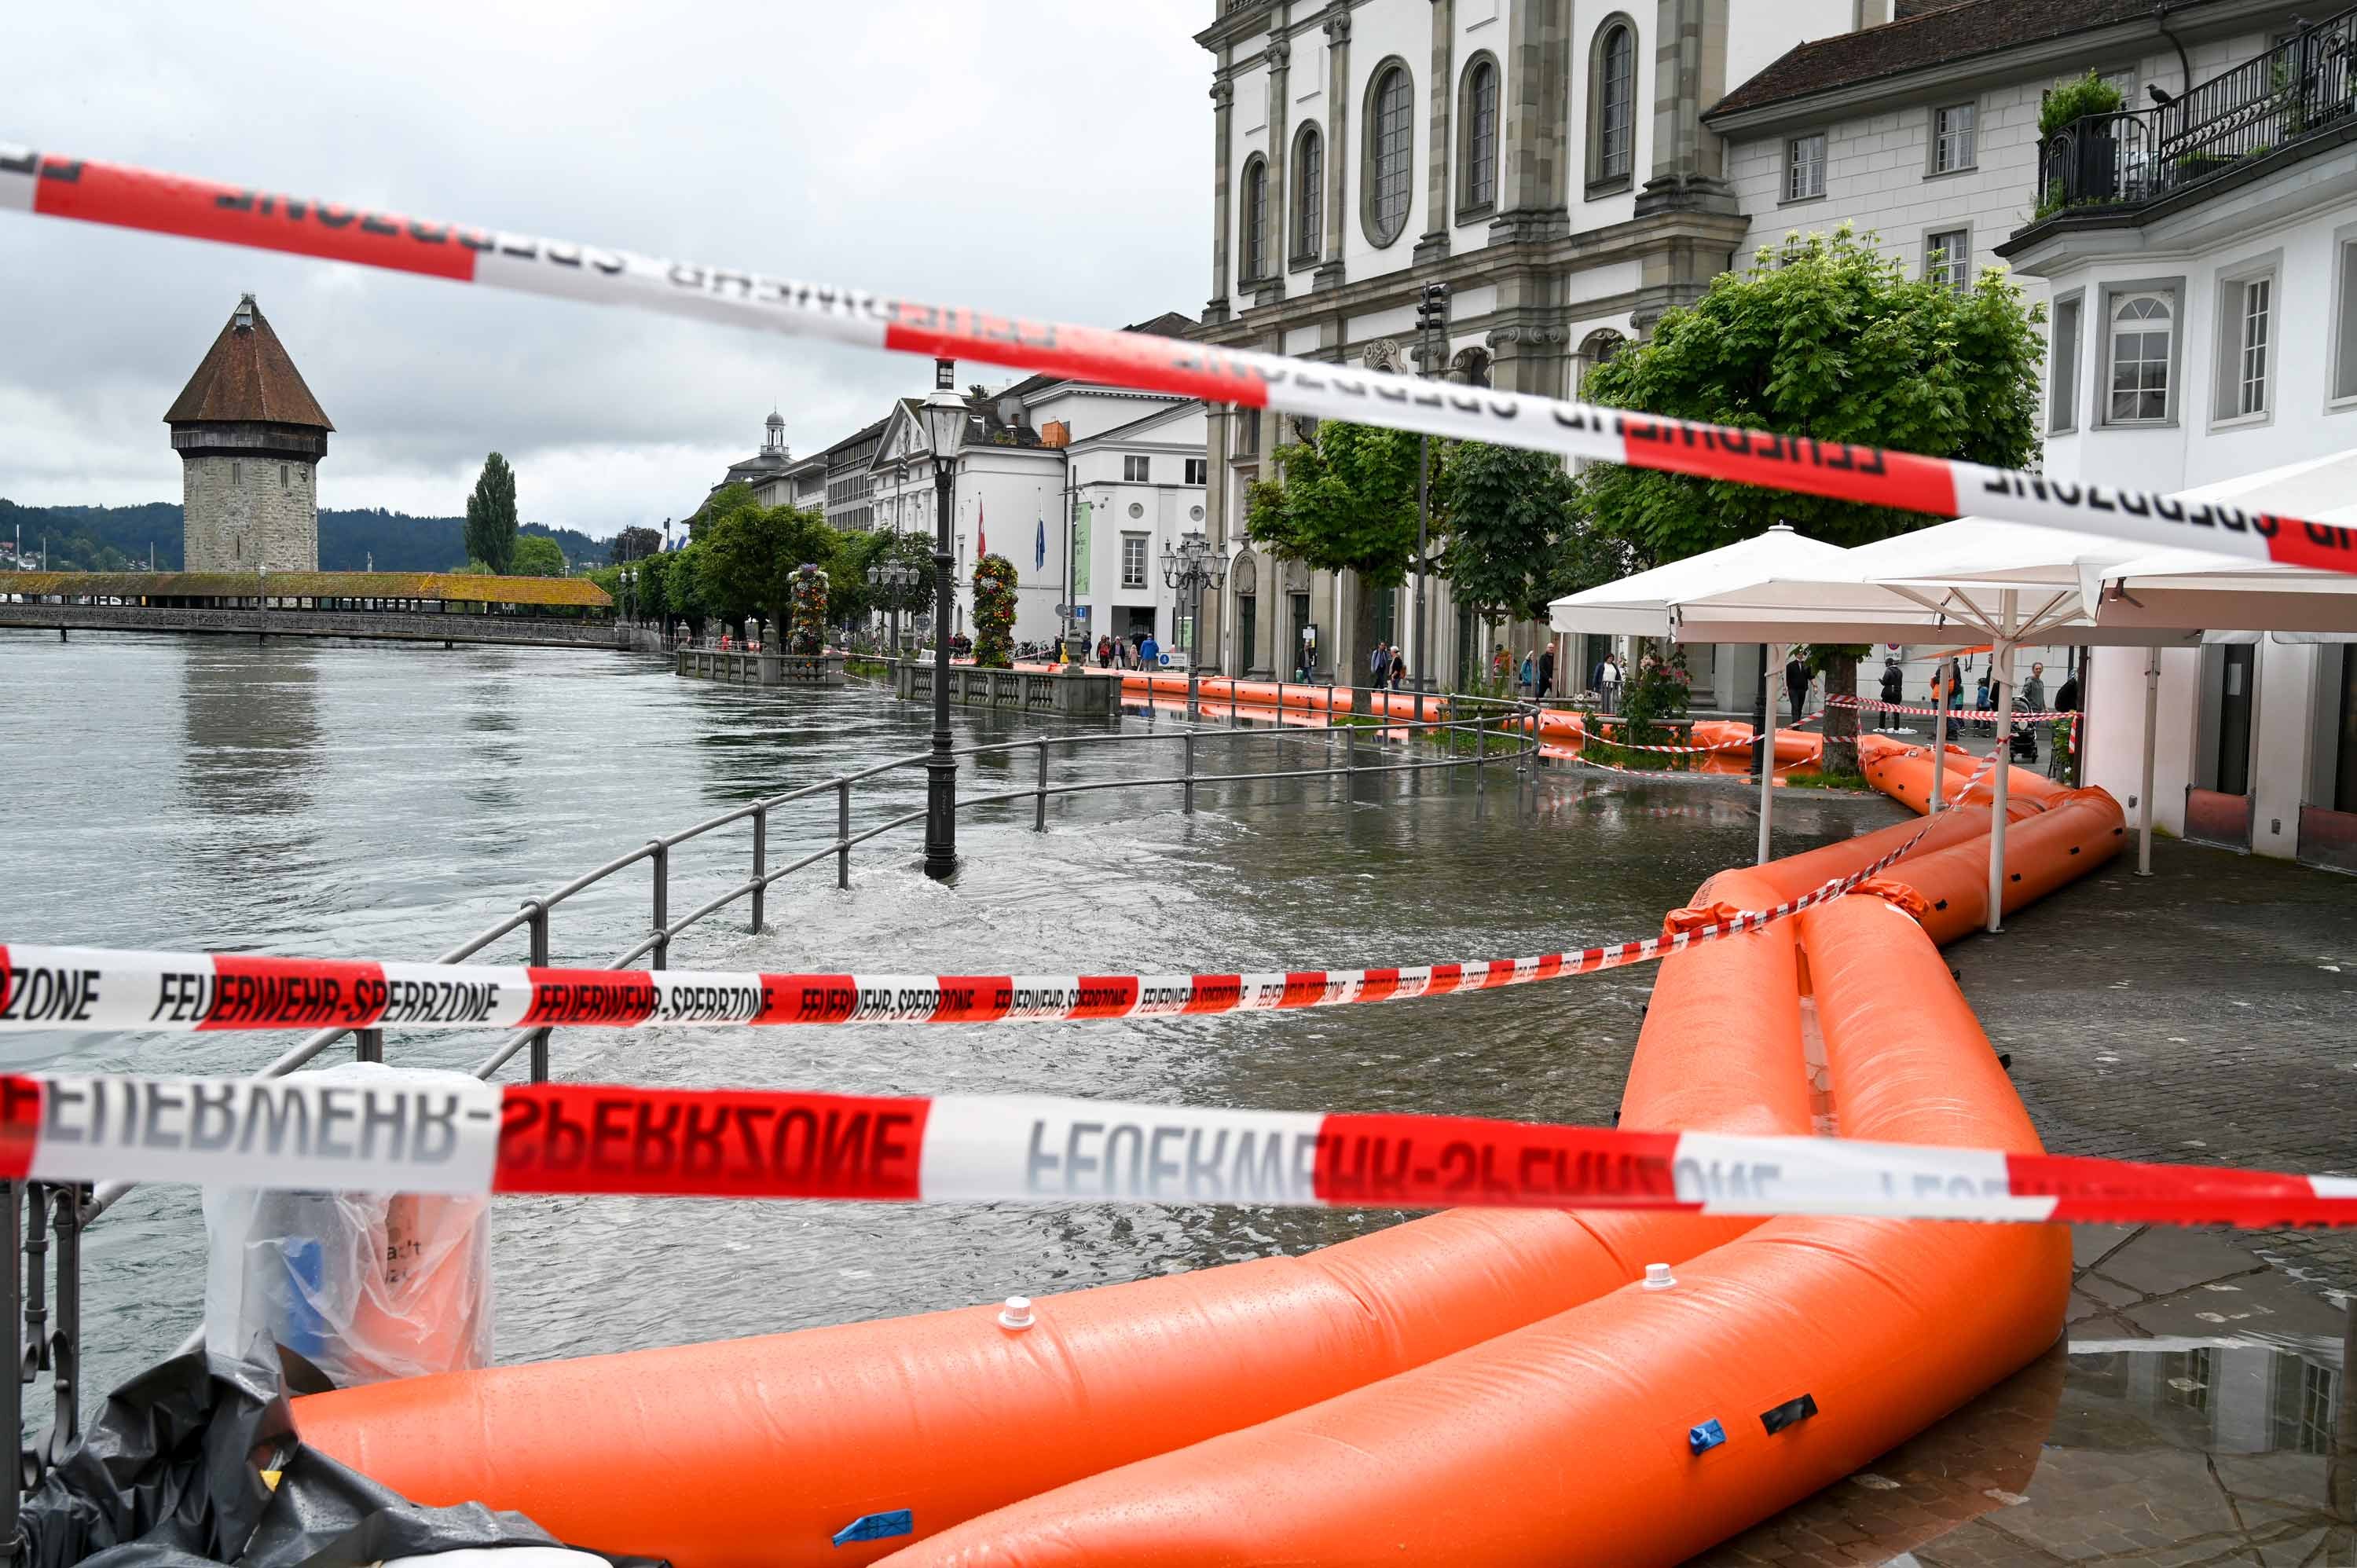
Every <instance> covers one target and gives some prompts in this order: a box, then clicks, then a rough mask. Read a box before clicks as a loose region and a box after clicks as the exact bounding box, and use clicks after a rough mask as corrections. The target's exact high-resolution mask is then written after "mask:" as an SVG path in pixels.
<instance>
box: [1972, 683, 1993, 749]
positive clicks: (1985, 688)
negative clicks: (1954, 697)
mask: <svg viewBox="0 0 2357 1568" xmlns="http://www.w3.org/2000/svg"><path fill="white" fill-rule="evenodd" d="M1973 711H1974V712H1975V713H1976V714H1980V715H1981V717H1979V718H1977V719H1975V720H1974V721H1973V727H1974V728H1975V729H1976V730H1978V731H1980V733H1981V734H1983V735H1995V734H1996V725H1995V724H1993V723H1991V722H1990V720H1989V718H1988V716H1987V714H1988V711H1989V678H1988V671H1986V670H1984V671H1981V678H1980V681H1979V682H1978V683H1976V684H1975V686H1974V687H1973Z"/></svg>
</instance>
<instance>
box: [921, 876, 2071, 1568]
mask: <svg viewBox="0 0 2357 1568" xmlns="http://www.w3.org/2000/svg"><path fill="white" fill-rule="evenodd" d="M1800 924H1801V926H1802V938H1801V940H1802V943H1803V946H1804V947H1805V949H1806V950H1807V951H1808V952H1809V954H1810V970H1811V972H1812V974H1813V977H1814V983H1815V988H1816V1014H1817V1016H1818V1019H1819V1023H1820V1027H1821V1029H1822V1032H1823V1036H1824V1046H1825V1055H1826V1058H1827V1064H1828V1067H1829V1069H1830V1073H1831V1078H1832V1083H1833V1100H1834V1104H1835V1107H1836V1111H1837V1114H1838V1115H1839V1116H1840V1119H1841V1131H1842V1133H1844V1134H1845V1135H1846V1136H1855V1137H1866V1138H1878V1139H1892V1140H1902V1141H1906V1142H1913V1143H1926V1144H1963V1145H1970V1146H1975V1147H1980V1148H1998V1149H2008V1150H2021V1151H2029V1150H2035V1149H2036V1148H2038V1146H2039V1144H2038V1139H2037V1135H2036V1133H2034V1131H2033V1130H2032V1129H2031V1127H2030V1125H2029V1117H2028V1114H2027V1113H2026V1112H2023V1110H2022V1109H2021V1103H2020V1101H2019V1100H2018V1099H2017V1098H2016V1097H2015V1095H2014V1093H2013V1090H2012V1088H2011V1086H2010V1085H2009V1084H2008V1083H2007V1081H2006V1078H2005V1075H2004V1073H2003V1071H2002V1069H1999V1067H1998V1065H1997V1062H1996V1056H1995V1054H1994V1053H1993V1052H1992V1051H1991V1050H1990V1048H1989V1046H1988V1042H1987V1039H1986V1036H1984V1035H1983V1034H1982V1033H1981V1031H1980V1028H1979V1026H1978V1025H1977V1023H1975V1020H1974V1018H1973V1015H1972V1013H1971V1010H1970V1009H1969V1008H1968V1007H1967V1006H1966V1005H1965V1004H1964V998H1963V997H1962V995H1961V994H1959V993H1957V992H1956V990H1955V988H1954V986H1953V983H1951V982H1950V980H1949V977H1948V973H1947V970H1946V966H1945V965H1944V964H1943V962H1942V961H1941V959H1940V955H1939V952H1938V950H1937V949H1936V948H1935V947H1934V946H1933V945H1932V940H1931V939H1930V938H1929V937H1927V936H1926V935H1925V934H1924V933H1923V931H1922V929H1921V928H1920V927H1918V926H1917V925H1916V924H1915V923H1914V922H1913V921H1912V920H1910V919H1909V918H1906V917H1905V916H1904V915H1903V914H1901V913H1900V912H1899V911H1898V910H1896V909H1894V908H1891V907H1890V906H1889V904H1887V903H1885V902H1883V901H1881V900H1879V899H1874V898H1859V897H1852V898H1845V899H1842V900H1839V901H1837V902H1836V903H1834V904H1832V905H1828V906H1824V907H1822V908H1818V909H1815V910H1812V911H1811V912H1810V913H1809V914H1808V915H1807V916H1804V917H1803V919H1802V921H1801V922H1800ZM1757 1001H1758V999H1756V998H1755V999H1754V1003H1755V1005H1756V1004H1757ZM1720 1027H1721V1029H1722V1030H1723V1029H1724V1021H1723V1020H1722V1021H1721V1024H1720ZM1721 1037H1722V1038H1724V1037H1726V1036H1724V1035H1722V1036H1721ZM2070 1267H2071V1246H2070V1236H2069V1232H2068V1230H2067V1229H2064V1228H2061V1227H2029V1226H1996V1225H1987V1226H1975V1225H1941V1224H1927V1223H1922V1222H1906V1221H1892V1220H1863V1219H1805V1220H1779V1221H1772V1222H1770V1223H1769V1224H1767V1225H1763V1226H1761V1227H1760V1228H1759V1229H1758V1230H1754V1231H1752V1232H1750V1233H1749V1234H1748V1235H1747V1236H1745V1237H1743V1238H1741V1239H1739V1240H1735V1241H1731V1242H1729V1243H1727V1245H1726V1246H1723V1247H1719V1248H1716V1249H1714V1250H1713V1251H1709V1252H1707V1253H1705V1254H1703V1255H1701V1256H1700V1257H1698V1258H1695V1259H1694V1260H1692V1261H1690V1262H1686V1263H1684V1264H1682V1265H1680V1266H1679V1267H1678V1268H1677V1270H1676V1275H1677V1283H1675V1284H1674V1286H1672V1287H1671V1288H1669V1289H1666V1290H1659V1291H1653V1290H1646V1289H1644V1288H1642V1287H1641V1286H1631V1287H1624V1288H1623V1289H1620V1290H1619V1291H1615V1292H1613V1293H1612V1294H1609V1295H1605V1296H1602V1297H1599V1298H1598V1299H1596V1300H1594V1301H1591V1302H1588V1303H1586V1304H1584V1305H1580V1306H1577V1307H1575V1308H1572V1309H1571V1310H1569V1311H1567V1312H1565V1313H1562V1314H1560V1315H1558V1316H1555V1317H1552V1318H1549V1319H1547V1320H1546V1321H1544V1322H1542V1323H1539V1324H1535V1325H1534V1326H1530V1327H1528V1328H1523V1329H1518V1330H1515V1331H1513V1332H1512V1333H1509V1334H1506V1335H1502V1336H1500V1337H1497V1338H1495V1339H1492V1340H1490V1341H1488V1342H1485V1343H1483V1344H1481V1345H1479V1346H1476V1347H1474V1348H1470V1349H1468V1350H1465V1351H1461V1352H1459V1353H1458V1354H1457V1355H1454V1356H1450V1357H1448V1358H1445V1359H1441V1360H1438V1361H1435V1362H1433V1363H1431V1364H1429V1365H1428V1366H1425V1367H1422V1368H1418V1369H1415V1370H1413V1371H1409V1372H1404V1373H1402V1374H1400V1375H1399V1376H1397V1377H1394V1378H1391V1379H1387V1380H1384V1381H1383V1382H1381V1383H1377V1384H1372V1385H1369V1386H1368V1387H1365V1388H1362V1389H1359V1390H1356V1391H1352V1392H1351V1393H1348V1394H1344V1395H1341V1396H1340V1397H1338V1398H1336V1399H1332V1400H1329V1401H1327V1402H1324V1403H1322V1404H1319V1405H1317V1406H1313V1407H1311V1408H1309V1409H1307V1410H1303V1411H1300V1412H1295V1413H1293V1414H1291V1415H1286V1416H1283V1417H1280V1418H1278V1419H1277V1420H1275V1421H1272V1422H1265V1423H1261V1424H1259V1425H1256V1426H1254V1427H1251V1428H1248V1429H1245V1430H1243V1431H1239V1432H1234V1433H1231V1434H1226V1435H1224V1436H1222V1437H1218V1438H1214V1439H1211V1440H1210V1441H1209V1442H1205V1443H1200V1444H1195V1445H1194V1446H1192V1447H1189V1448H1186V1449H1181V1450H1178V1451H1175V1452H1172V1453H1169V1454H1165V1455H1159V1456H1157V1457H1156V1458H1153V1459H1148V1460H1146V1461H1143V1462H1141V1463H1139V1464H1137V1465H1134V1466H1129V1467H1127V1468H1125V1469H1122V1470H1114V1471H1108V1472H1105V1473H1103V1474H1102V1475H1098V1476H1095V1477H1091V1478H1089V1479H1087V1480H1085V1481H1081V1482H1077V1483H1075V1484H1074V1485H1072V1486H1070V1487H1064V1488H1062V1489H1061V1490H1060V1491H1059V1492H1055V1493H1050V1494H1048V1495H1046V1496H1042V1497H1038V1498H1029V1499H1027V1500H1026V1501H1024V1502H1022V1503H1020V1504H1017V1505H1016V1506H1015V1507H1013V1508H1010V1509H1002V1510H1001V1511H1000V1512H998V1513H996V1514H994V1515H989V1516H986V1517H985V1518H982V1519H978V1520H971V1521H969V1522H968V1523H966V1524H964V1525H962V1526H960V1527H958V1528H957V1529H954V1530H950V1531H948V1532H947V1533H945V1534H943V1535H942V1536H940V1537H937V1538H935V1539H934V1540H932V1541H926V1542H923V1543H920V1544H919V1545H917V1546H913V1547H911V1548H909V1550H908V1551H906V1552H903V1553H901V1554H900V1555H899V1556H898V1557H896V1558H894V1559H893V1560H892V1561H893V1563H895V1564H896V1568H899V1565H901V1564H905V1565H907V1568H949V1565H952V1564H954V1565H957V1568H981V1565H982V1564H985V1563H987V1564H1019V1565H1021V1568H1067V1565H1071V1568H1077V1565H1079V1564H1083V1563H1086V1564H1092V1565H1093V1564H1109V1563H1120V1564H1135V1565H1146V1564H1153V1565H1165V1564H1167V1565H1168V1568H1179V1565H1180V1564H1187V1565H1190V1568H1192V1565H1197V1564H1207V1563H1216V1564H1267V1565H1271V1568H1274V1565H1276V1564H1294V1563H1353V1564H1355V1563H1483V1564H1524V1563H1526V1564H1532V1565H1534V1568H1536V1565H1541V1564H1544V1565H1547V1568H1558V1565H1563V1564H1598V1565H1604V1564H1609V1565H1613V1568H1631V1565H1638V1564H1650V1563H1661V1564H1667V1563H1676V1562H1679V1561H1681V1560H1683V1559H1684V1558H1685V1557H1687V1556H1690V1555H1692V1554H1693V1553H1694V1552H1699V1551H1701V1550H1703V1549H1704V1548H1706V1547H1707V1546H1709V1545H1711V1544H1712V1543H1713V1542H1716V1541H1720V1540H1723V1539H1724V1538H1726V1537H1727V1536H1728V1535H1731V1534H1733V1533H1735V1532H1736V1531H1738V1530H1741V1529H1743V1528H1745V1527H1746V1526H1748V1525H1749V1524H1751V1523H1753V1522H1755V1521H1757V1520H1760V1519H1763V1518H1765V1517H1767V1516H1768V1515H1770V1514H1771V1513H1773V1512H1775V1511H1776V1510H1778V1509H1782V1508H1785V1507H1787V1506H1789V1505H1791V1504H1792V1503H1794V1502H1796V1501H1798V1500H1800V1499H1801V1498H1804V1497H1806V1496H1808V1495H1809V1494H1810V1493H1811V1492H1813V1491H1815V1490H1817V1489H1818V1488H1820V1487H1824V1486H1827V1485H1830V1484H1831V1483H1833V1482H1835V1481H1836V1480H1839V1479H1840V1478H1841V1477H1844V1476H1846V1475H1849V1474H1851V1473H1853V1472H1855V1471H1856V1470H1857V1469H1858V1468H1859V1467H1861V1466H1864V1465H1865V1464H1866V1463H1867V1461H1869V1460H1871V1459H1872V1458H1874V1457H1875V1456H1876V1455H1878V1454H1881V1453H1883V1452H1884V1451H1885V1450H1887V1449H1889V1448H1890V1447H1891V1446H1893V1445H1894V1444H1898V1443H1900V1442H1901V1441H1903V1440H1905V1439H1906V1438H1907V1437H1908V1436H1910V1435H1911V1434H1914V1433H1916V1432H1918V1431H1920V1430H1921V1429H1922V1428H1923V1427H1925V1426H1927V1425H1929V1424H1930V1423H1932V1422H1934V1421H1936V1420H1938V1419H1939V1418H1940V1417H1941V1416H1943V1415H1944V1414H1946V1413H1947V1412H1949V1411H1951V1410H1953V1409H1955V1408H1956V1407H1957V1406H1959V1405H1961V1404H1963V1403H1964V1402H1965V1401H1967V1400H1969V1399H1971V1398H1972V1397H1973V1396H1974V1395H1975V1394H1977V1393H1978V1392H1980V1391H1982V1390H1983V1389H1986V1387H1988V1386H1989V1385H1990V1384H1992V1383H1994V1382H1996V1381H1998V1380H2001V1379H2003V1378H2005V1377H2007V1376H2009V1375H2010V1374H2011V1373H2012V1372H2014V1371H2016V1370H2017V1369H2019V1368H2021V1367H2022V1366H2024V1365H2026V1364H2028V1363H2029V1361H2030V1360H2031V1359H2034V1358H2035V1357H2036V1356H2038V1354H2039V1353H2040V1352H2041V1351H2043V1350H2044V1349H2046V1348H2047V1347H2049V1346H2050V1345H2051V1344H2052V1343H2053V1342H2054V1339H2055V1338H2056V1337H2057V1336H2058V1335H2059V1334H2060V1333H2061V1327H2062V1315H2063V1303H2064V1298H2065V1295H2066V1294H2067V1292H2068V1289H2069V1283H2070ZM1706 1423H1717V1428H1718V1431H1719V1432H1721V1433H1723V1434H1724V1439H1725V1440H1724V1441H1723V1442H1722V1443H1718V1444H1715V1445H1710V1446H1706V1447H1705V1448H1704V1449H1703V1450H1702V1451H1700V1452H1697V1451H1696V1450H1695V1444H1694V1443H1693V1441H1692V1439H1691V1438H1690V1436H1689V1434H1690V1433H1691V1432H1693V1430H1694V1429H1695V1428H1697V1427H1702V1426H1705V1424H1706Z"/></svg>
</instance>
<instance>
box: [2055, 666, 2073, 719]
mask: <svg viewBox="0 0 2357 1568" xmlns="http://www.w3.org/2000/svg"><path fill="white" fill-rule="evenodd" d="M2054 711H2055V712H2056V713H2058V714H2068V715H2069V716H2071V717H2072V718H2074V719H2075V718H2077V717H2078V716H2079V672H2078V671H2076V670H2073V671H2071V673H2070V674H2068V675H2065V676H2064V677H2062V684H2061V686H2059V687H2057V688H2055V692H2054Z"/></svg>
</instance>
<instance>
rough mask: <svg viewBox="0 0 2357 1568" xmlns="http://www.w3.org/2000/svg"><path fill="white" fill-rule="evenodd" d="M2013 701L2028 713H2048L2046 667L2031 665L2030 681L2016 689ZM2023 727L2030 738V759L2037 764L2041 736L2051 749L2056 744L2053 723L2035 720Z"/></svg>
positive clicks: (2047, 720)
mask: <svg viewBox="0 0 2357 1568" xmlns="http://www.w3.org/2000/svg"><path fill="white" fill-rule="evenodd" d="M2013 700H2014V703H2015V704H2016V705H2017V706H2018V707H2019V708H2021V709H2022V710H2023V711H2024V712H2026V713H2030V714H2042V713H2044V712H2045V711H2046V666H2045V665H2043V664H2035V663H2034V664H2032V665H2030V667H2029V679H2028V680H2027V681H2024V682H2022V683H2021V684H2020V685H2019V686H2018V687H2016V688H2015V689H2014V697H2013ZM2022 727H2023V729H2024V731H2025V733H2027V734H2028V735H2029V746H2030V758H2029V759H2030V760H2031V761H2032V762H2035V761H2037V760H2038V757H2037V750H2038V740H2039V737H2040V736H2045V738H2046V743H2047V746H2048V747H2049V748H2051V747H2052V746H2053V744H2054V725H2053V721H2051V720H2050V719H2043V718H2033V719H2030V720H2029V721H2028V723H2027V724H2026V725H2023V726H2022Z"/></svg>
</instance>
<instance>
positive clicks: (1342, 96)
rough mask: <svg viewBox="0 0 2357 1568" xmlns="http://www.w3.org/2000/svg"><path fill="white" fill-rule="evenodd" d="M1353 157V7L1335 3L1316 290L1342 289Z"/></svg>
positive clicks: (1340, 0)
mask: <svg viewBox="0 0 2357 1568" xmlns="http://www.w3.org/2000/svg"><path fill="white" fill-rule="evenodd" d="M1351 156H1352V151H1351V6H1350V0H1334V4H1333V5H1332V7H1331V8H1330V9H1329V11H1328V12H1327V16H1326V250H1325V255H1326V259H1325V260H1324V261H1323V262H1320V263H1318V270H1317V271H1316V272H1315V273H1313V274H1310V286H1311V287H1312V288H1313V289H1320V288H1340V286H1341V285H1342V279H1343V275H1344V274H1343V266H1342V234H1343V214H1342V198H1343V193H1344V192H1346V191H1347V190H1348V189H1349V188H1350V179H1349V174H1350V169H1351Z"/></svg>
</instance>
